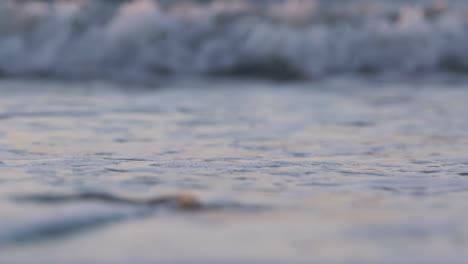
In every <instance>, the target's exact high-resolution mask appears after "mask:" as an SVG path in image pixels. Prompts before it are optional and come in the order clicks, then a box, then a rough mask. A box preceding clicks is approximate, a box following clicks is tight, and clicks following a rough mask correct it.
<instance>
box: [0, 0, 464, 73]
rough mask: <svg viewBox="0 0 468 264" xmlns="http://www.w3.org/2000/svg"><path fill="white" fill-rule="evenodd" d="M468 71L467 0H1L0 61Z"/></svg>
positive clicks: (30, 67) (145, 67) (5, 64)
mask: <svg viewBox="0 0 468 264" xmlns="http://www.w3.org/2000/svg"><path fill="white" fill-rule="evenodd" d="M433 71H449V72H462V73H467V72H468V3H466V2H465V1H423V0H419V1H417V0H413V1H390V0H389V1H383V0H381V1H366V0H349V1H343V0H256V1H255V0H251V1H243V0H237V1H226V0H205V1H202V0H198V1H181V0H179V1H177V0H171V1H170V0H159V1H156V0H132V1H130V0H118V1H110V0H97V1H90V0H75V1H73V0H72V1H70V0H68V1H64V0H62V1H58V0H55V1H44V0H29V1H28V0H23V1H12V0H10V1H2V2H1V3H0V73H2V74H3V75H6V76H9V75H19V76H32V75H36V76H37V75H40V76H62V77H63V76H68V77H85V76H86V77H102V76H133V77H137V78H140V77H148V76H161V75H171V74H172V75H174V74H175V75H179V74H187V75H252V76H266V77H279V78H306V79H308V78H314V77H317V76H319V77H320V76H326V75H330V74H336V73H372V72H398V73H419V72H433Z"/></svg>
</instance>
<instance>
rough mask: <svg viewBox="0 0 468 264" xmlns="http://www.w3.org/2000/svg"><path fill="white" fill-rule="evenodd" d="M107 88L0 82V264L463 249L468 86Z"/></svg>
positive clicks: (440, 258)
mask: <svg viewBox="0 0 468 264" xmlns="http://www.w3.org/2000/svg"><path fill="white" fill-rule="evenodd" d="M65 85H66V86H68V87H67V89H63V86H65ZM113 86H114V85H113V84H112V83H103V82H77V83H69V82H68V83H64V82H60V81H56V82H46V81H41V82H39V81H2V82H1V83H0V89H1V92H2V97H0V122H1V126H0V175H1V176H0V193H1V197H0V208H1V211H0V215H1V217H0V260H3V261H2V263H14V261H24V262H21V263H36V261H37V260H38V259H40V260H41V262H44V263H64V262H65V261H67V260H68V261H69V260H70V259H73V260H75V261H76V262H77V263H83V262H84V263H88V262H92V263H97V262H100V263H107V262H110V263H128V262H130V261H133V262H134V261H137V262H138V261H140V262H141V263H145V262H151V261H162V262H163V261H169V260H171V261H181V262H184V261H187V262H189V263H193V262H197V263H206V262H209V261H212V262H214V263H219V262H221V263H223V262H228V263H230V262H229V261H231V260H234V261H243V260H246V261H254V262H255V261H258V262H260V263H271V262H274V261H276V262H279V263H285V261H287V262H288V263H291V262H294V261H297V262H306V263H307V262H309V261H316V262H319V263H325V262H326V263H350V261H351V262H353V261H355V262H356V263H447V262H448V263H463V261H464V260H466V257H468V255H467V251H466V248H467V247H468V225H467V224H466V221H465V219H466V218H467V217H468V215H467V212H468V210H467V209H468V207H467V204H466V202H465V201H466V199H467V198H468V177H467V176H466V175H467V173H468V151H467V149H468V148H467V145H468V133H467V131H468V118H467V115H466V102H467V100H468V93H466V91H465V90H464V89H463V87H460V86H462V85H456V84H454V85H450V86H449V85H442V84H434V83H433V84H421V83H416V82H407V83H405V82H401V83H399V84H393V85H388V84H387V85H383V84H382V83H379V82H372V81H362V80H352V79H334V80H330V81H323V82H315V83H302V84H293V83H288V84H285V83H271V82H260V81H233V80H230V81H229V82H227V81H224V80H191V81H185V82H184V81H181V82H172V83H167V84H165V85H164V86H163V88H167V89H160V90H142V89H136V90H134V91H133V92H132V91H130V90H129V89H126V90H120V89H118V88H117V87H113ZM175 87H177V88H178V89H174V88H175ZM276 88H280V89H276ZM349 88H351V89H349ZM376 88H378V89H376ZM109 89H112V90H109ZM180 192H184V193H189V194H190V195H193V199H195V200H196V201H197V203H200V204H201V205H202V206H206V207H211V208H213V207H214V208H218V209H221V210H195V211H184V210H182V211H181V210H179V209H178V208H180V207H177V206H176V207H174V206H167V205H171V204H172V205H173V204H174V203H173V202H174V201H176V203H175V204H177V201H178V200H177V199H176V198H170V199H169V200H164V199H166V198H164V197H166V196H167V195H169V196H170V197H173V196H172V195H174V194H177V193H180ZM158 197H163V198H162V199H163V201H166V202H164V203H162V205H163V206H162V207H159V206H156V207H154V206H148V203H149V202H148V201H152V200H151V199H154V198H158ZM171 199H176V200H171Z"/></svg>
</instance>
